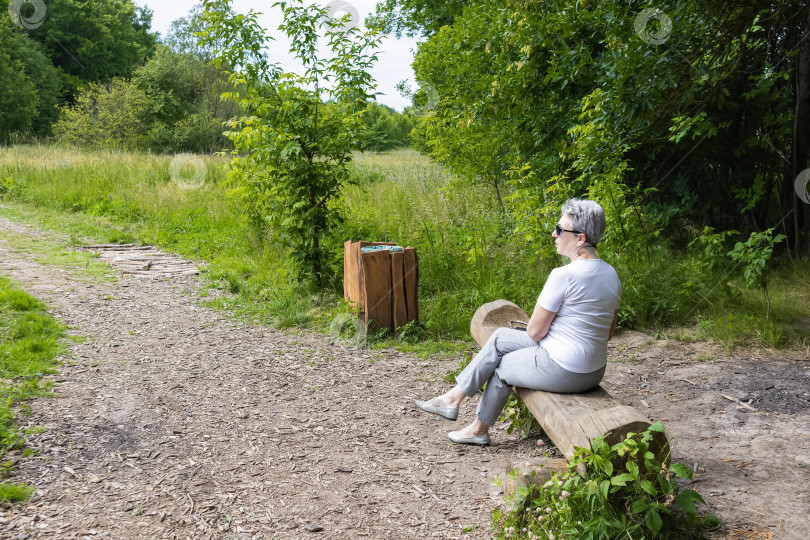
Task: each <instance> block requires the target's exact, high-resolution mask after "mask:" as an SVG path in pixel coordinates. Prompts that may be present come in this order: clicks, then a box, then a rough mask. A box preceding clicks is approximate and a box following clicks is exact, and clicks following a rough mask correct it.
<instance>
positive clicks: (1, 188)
mask: <svg viewBox="0 0 810 540" xmlns="http://www.w3.org/2000/svg"><path fill="white" fill-rule="evenodd" d="M13 189H14V179H13V178H3V180H2V181H0V198H2V197H3V196H6V195H11V192H12V190H13Z"/></svg>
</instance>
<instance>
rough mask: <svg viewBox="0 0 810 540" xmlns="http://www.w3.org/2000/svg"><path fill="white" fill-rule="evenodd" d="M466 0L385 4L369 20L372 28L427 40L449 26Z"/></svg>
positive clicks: (393, 0) (391, 1) (400, 0)
mask: <svg viewBox="0 0 810 540" xmlns="http://www.w3.org/2000/svg"><path fill="white" fill-rule="evenodd" d="M472 3H474V2H471V1H470V0H385V1H383V2H380V3H379V4H377V11H376V13H375V14H374V15H372V16H371V17H369V23H370V25H372V26H379V27H380V28H382V29H383V30H384V31H386V32H395V33H396V35H397V36H401V35H402V34H406V35H409V36H416V35H423V36H427V37H430V36H432V35H433V34H435V33H436V32H438V31H439V30H440V29H441V28H442V27H443V26H449V25H451V24H453V22H454V21H455V19H456V17H458V16H459V15H461V12H462V10H463V9H464V8H465V7H466V6H468V5H470V4H472Z"/></svg>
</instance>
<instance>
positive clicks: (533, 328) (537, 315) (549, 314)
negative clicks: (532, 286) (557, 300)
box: [526, 306, 557, 341]
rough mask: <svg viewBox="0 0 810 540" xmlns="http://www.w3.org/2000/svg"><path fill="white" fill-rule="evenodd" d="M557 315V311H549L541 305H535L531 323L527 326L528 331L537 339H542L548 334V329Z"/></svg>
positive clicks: (531, 336)
mask: <svg viewBox="0 0 810 540" xmlns="http://www.w3.org/2000/svg"><path fill="white" fill-rule="evenodd" d="M556 316H557V313H556V312H555V311H549V310H547V309H545V308H542V307H540V306H534V312H533V313H532V318H531V319H529V325H528V326H527V327H526V333H527V334H528V335H529V337H530V338H532V339H533V340H535V341H540V340H541V339H543V338H544V337H546V334H548V329H549V328H551V321H553V320H554V317H556Z"/></svg>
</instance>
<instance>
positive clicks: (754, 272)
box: [728, 229, 786, 326]
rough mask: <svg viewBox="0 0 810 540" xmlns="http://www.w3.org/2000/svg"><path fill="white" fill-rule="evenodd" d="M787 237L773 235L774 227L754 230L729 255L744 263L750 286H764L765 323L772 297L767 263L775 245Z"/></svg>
mask: <svg viewBox="0 0 810 540" xmlns="http://www.w3.org/2000/svg"><path fill="white" fill-rule="evenodd" d="M785 238H786V237H785V235H783V234H777V235H776V236H774V235H773V229H768V230H767V231H763V232H752V233H751V236H749V237H748V240H746V241H745V242H737V243H736V244H735V246H734V249H732V250H731V251H730V252H729V253H728V255H729V257H731V258H732V260H734V261H735V262H737V263H739V264H741V265H743V276H744V277H745V282H746V283H747V284H748V286H749V287H754V286H756V285H760V286H762V290H763V291H764V292H765V303H766V306H767V307H766V310H765V325H766V326H767V325H768V322H769V320H770V317H771V299H770V297H769V296H768V280H767V264H768V261H770V260H771V255H772V254H773V248H774V245H776V244H778V243H779V242H781V241H782V240H784V239H785Z"/></svg>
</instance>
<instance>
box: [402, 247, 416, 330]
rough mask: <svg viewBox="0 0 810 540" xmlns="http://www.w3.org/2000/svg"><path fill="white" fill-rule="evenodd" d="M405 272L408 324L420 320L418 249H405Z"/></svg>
mask: <svg viewBox="0 0 810 540" xmlns="http://www.w3.org/2000/svg"><path fill="white" fill-rule="evenodd" d="M403 260H404V263H405V264H404V272H405V306H406V310H407V322H411V321H418V320H419V259H418V258H417V256H416V249H414V248H412V247H407V248H405V253H404V259H403Z"/></svg>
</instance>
